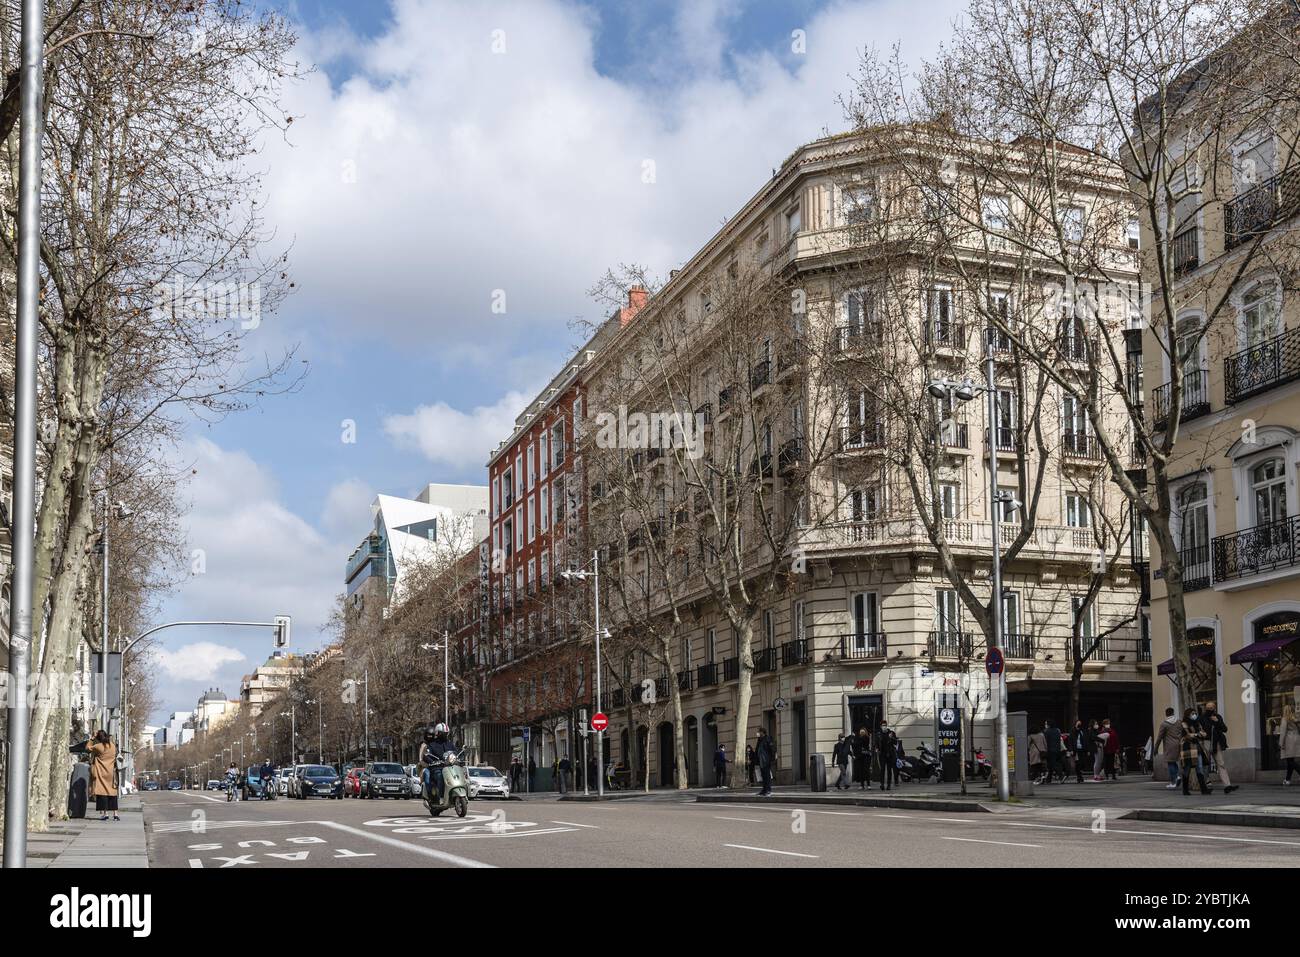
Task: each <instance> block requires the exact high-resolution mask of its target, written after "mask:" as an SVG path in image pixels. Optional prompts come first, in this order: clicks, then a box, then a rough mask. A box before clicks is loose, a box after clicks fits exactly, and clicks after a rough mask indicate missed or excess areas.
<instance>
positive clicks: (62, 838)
mask: <svg viewBox="0 0 1300 957" xmlns="http://www.w3.org/2000/svg"><path fill="white" fill-rule="evenodd" d="M118 803H119V806H120V808H121V810H119V811H118V814H119V816H120V817H121V818H122V820H120V821H113V820H112V819H111V818H110V819H109V820H108V821H106V822H102V821H100V820H99V816H98V815H97V814H95V809H94V805H93V804H92V805H91V807H90V808H89V809H88V810H87V812H86V815H87V816H86V817H85V818H83V819H82V820H79V821H76V820H74V821H55V822H54V823H53V824H51V825H50V829H49V830H48V831H43V832H40V833H32V832H30V831H29V832H28V834H27V866H28V867H32V868H48V867H59V868H67V867H92V868H100V867H148V866H149V857H148V854H147V852H146V850H145V838H144V812H143V810H142V809H141V806H140V796H139V795H138V794H129V795H125V796H123V797H122V798H121V799H120V800H119V802H118Z"/></svg>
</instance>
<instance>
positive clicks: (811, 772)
mask: <svg viewBox="0 0 1300 957" xmlns="http://www.w3.org/2000/svg"><path fill="white" fill-rule="evenodd" d="M808 783H809V784H810V785H811V787H812V789H813V790H814V791H825V790H826V755H824V754H814V755H812V756H811V757H809V758H808Z"/></svg>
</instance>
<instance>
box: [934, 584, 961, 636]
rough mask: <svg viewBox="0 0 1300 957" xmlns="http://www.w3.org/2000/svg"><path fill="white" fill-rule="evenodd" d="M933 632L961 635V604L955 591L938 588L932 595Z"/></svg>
mask: <svg viewBox="0 0 1300 957" xmlns="http://www.w3.org/2000/svg"><path fill="white" fill-rule="evenodd" d="M934 599H935V601H934V616H935V617H934V630H935V631H937V632H939V634H941V635H957V634H960V633H961V603H960V600H959V599H958V597H957V592H956V590H954V589H952V588H940V589H937V590H936V591H935V594H934Z"/></svg>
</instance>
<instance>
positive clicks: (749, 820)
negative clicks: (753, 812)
mask: <svg viewBox="0 0 1300 957" xmlns="http://www.w3.org/2000/svg"><path fill="white" fill-rule="evenodd" d="M713 819H714V820H715V821H745V822H746V823H748V824H762V823H763V819H762V818H759V817H723V816H722V815H721V814H715V815H713Z"/></svg>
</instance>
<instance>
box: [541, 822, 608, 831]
mask: <svg viewBox="0 0 1300 957" xmlns="http://www.w3.org/2000/svg"><path fill="white" fill-rule="evenodd" d="M551 823H552V824H563V825H565V826H566V827H589V828H591V829H592V830H596V831H599V830H600V825H599V824H574V823H573V822H572V821H552V822H551Z"/></svg>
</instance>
